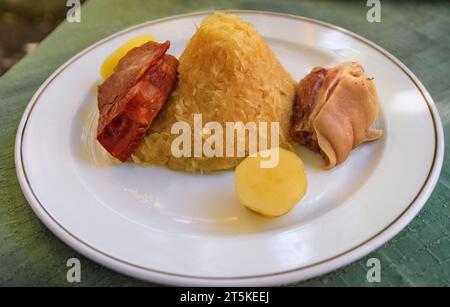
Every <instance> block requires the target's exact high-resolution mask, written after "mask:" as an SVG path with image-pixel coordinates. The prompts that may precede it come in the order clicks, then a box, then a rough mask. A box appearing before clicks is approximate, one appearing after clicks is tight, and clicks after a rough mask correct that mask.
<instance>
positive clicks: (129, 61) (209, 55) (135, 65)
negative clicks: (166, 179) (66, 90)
mask: <svg viewBox="0 0 450 307" xmlns="http://www.w3.org/2000/svg"><path fill="white" fill-rule="evenodd" d="M143 40H145V41H143ZM153 40H154V39H153V38H152V37H151V36H141V37H138V38H136V39H134V40H131V41H129V42H128V43H127V44H125V45H124V46H122V47H121V48H119V49H118V50H117V51H116V52H115V53H113V54H112V55H111V56H110V57H108V59H107V60H106V61H105V63H104V64H103V66H102V71H101V74H102V76H103V77H104V78H106V80H105V81H104V82H103V84H102V85H100V86H99V88H98V109H99V113H100V116H99V122H98V127H97V139H98V141H99V142H100V144H101V145H102V146H103V147H104V148H105V149H106V150H107V151H108V152H109V153H110V154H111V155H112V156H113V157H115V158H116V159H118V160H119V161H121V162H126V161H132V162H135V163H139V164H153V165H163V166H167V167H169V168H171V169H174V170H182V171H188V172H200V173H206V172H212V171H222V170H232V169H235V168H236V167H237V168H236V191H237V195H238V198H239V200H240V201H241V203H242V204H243V205H245V206H246V207H247V208H249V209H251V210H253V211H256V212H259V213H261V214H263V215H268V216H279V215H282V214H284V213H286V212H288V211H289V210H290V209H291V208H292V207H293V206H294V205H295V204H296V203H298V202H299V201H300V200H301V199H302V198H303V197H304V195H305V193H306V188H307V178H306V174H305V171H304V166H303V163H302V161H301V160H300V158H299V157H298V156H297V154H295V153H294V152H293V144H294V142H298V143H300V144H302V145H306V146H307V147H308V148H310V149H311V150H313V151H315V152H318V153H320V154H321V155H322V157H323V158H324V160H325V169H331V168H333V167H335V166H337V165H339V164H341V163H343V162H344V161H345V160H346V159H347V158H348V157H349V155H350V153H351V151H352V150H353V149H354V148H356V147H357V146H359V145H360V144H362V143H364V142H367V141H372V140H376V139H378V138H379V137H381V135H382V131H380V130H375V129H372V128H371V127H372V125H373V124H374V122H375V121H376V119H377V117H378V112H379V110H378V98H377V94H376V89H375V85H374V82H373V81H372V79H371V78H369V77H367V76H366V75H365V74H364V70H363V68H362V66H361V65H360V64H358V63H355V62H344V63H341V64H339V65H337V66H335V67H332V68H322V67H316V68H314V69H313V70H312V71H311V73H310V74H308V75H307V76H306V77H305V78H303V79H302V80H301V81H300V82H299V84H296V83H295V81H294V79H293V78H292V77H291V75H290V74H289V73H288V72H287V71H286V70H285V68H284V67H283V66H282V65H281V63H280V61H279V60H278V58H277V56H276V55H275V53H274V52H273V51H272V50H271V49H270V47H269V46H268V45H267V43H266V42H265V41H264V39H263V38H262V37H261V35H260V34H258V33H257V32H256V31H255V29H254V28H253V26H252V25H251V24H249V23H246V22H243V21H242V20H240V19H239V18H238V17H237V16H234V15H230V14H222V13H215V14H213V15H211V16H209V17H207V18H205V20H204V21H203V22H202V24H201V26H200V27H199V28H198V29H197V31H196V33H195V34H194V36H193V37H192V38H191V40H190V42H189V43H188V45H187V47H186V49H185V50H184V52H183V54H182V55H181V57H180V59H179V62H178V60H177V59H176V58H175V57H173V56H170V55H167V54H166V52H167V51H168V49H169V47H170V42H165V43H157V42H155V41H153ZM116 63H118V64H117V65H116ZM311 66H312V67H313V66H314V63H311ZM264 123H266V124H267V123H268V124H269V125H266V126H264V125H261V124H264ZM274 123H275V124H276V125H272V124H274ZM252 124H253V125H252ZM230 125H231V126H230ZM239 125H240V126H241V127H244V130H243V131H244V132H243V133H239V132H236V130H235V128H236V126H239ZM228 128H230V130H228ZM252 128H253V130H252ZM230 131H231V138H230ZM182 133H186V136H187V139H183V141H182V142H180V138H181V135H180V134H182ZM252 136H253V137H254V139H253V140H254V142H253V144H252V141H251V140H252ZM211 139H212V140H213V141H211ZM230 140H231V141H230ZM246 142H248V143H246ZM255 143H256V144H255ZM180 144H181V145H183V147H184V148H183V152H184V153H186V152H187V154H182V155H178V154H174V149H176V150H178V149H179V147H180ZM242 144H244V145H243V147H242ZM251 145H256V148H257V149H258V150H255V149H254V148H255V146H253V147H252V146H251ZM208 146H209V149H210V150H211V151H213V152H214V154H213V155H210V154H204V152H203V150H204V148H207V147H208ZM274 150H276V152H277V154H276V157H277V161H276V162H277V163H276V164H274V165H272V166H271V167H269V168H267V167H263V166H262V163H264V161H263V160H264V159H263V156H264V154H268V153H270V154H273V151H274ZM258 151H259V152H260V153H258ZM238 152H239V153H240V154H237V153H238ZM228 153H231V155H228ZM246 157H247V158H246Z"/></svg>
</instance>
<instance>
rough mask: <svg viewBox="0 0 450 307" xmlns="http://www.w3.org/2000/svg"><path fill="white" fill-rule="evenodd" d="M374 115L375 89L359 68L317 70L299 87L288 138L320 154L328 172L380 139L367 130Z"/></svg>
mask: <svg viewBox="0 0 450 307" xmlns="http://www.w3.org/2000/svg"><path fill="white" fill-rule="evenodd" d="M378 112H379V110H378V98H377V94H376V88H375V85H374V83H373V81H372V79H370V78H368V77H367V76H365V75H364V70H363V68H362V66H361V65H360V64H358V63H354V62H346V63H342V64H340V65H338V66H336V67H333V68H322V67H318V68H315V69H314V70H313V71H312V72H311V73H310V74H309V75H307V76H306V77H305V78H304V79H303V80H302V81H300V83H299V86H298V89H297V97H296V101H295V104H294V112H293V119H292V128H291V136H292V137H293V138H294V139H295V140H297V141H298V142H299V143H301V144H304V145H306V146H308V147H309V148H311V149H312V150H314V151H316V152H319V153H321V154H322V156H323V158H324V159H325V168H326V169H331V168H333V167H335V166H336V165H338V164H341V163H342V162H344V161H345V160H346V159H347V158H348V156H349V155H350V152H351V151H352V150H353V149H354V148H356V147H357V146H359V145H360V144H362V143H364V142H368V141H373V140H376V139H378V138H380V137H381V135H382V131H381V130H375V129H371V126H372V125H373V123H374V122H375V120H376V119H377V117H378Z"/></svg>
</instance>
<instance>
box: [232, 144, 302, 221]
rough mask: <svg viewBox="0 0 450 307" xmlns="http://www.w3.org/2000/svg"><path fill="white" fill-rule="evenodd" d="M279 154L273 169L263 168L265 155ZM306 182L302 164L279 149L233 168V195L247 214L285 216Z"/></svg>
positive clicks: (300, 195)
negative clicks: (234, 187) (234, 182)
mask: <svg viewBox="0 0 450 307" xmlns="http://www.w3.org/2000/svg"><path fill="white" fill-rule="evenodd" d="M275 150H279V160H278V163H277V164H275V167H272V168H262V167H261V161H264V160H266V161H267V159H268V158H267V154H273V153H274V151H275ZM307 186H308V184H307V178H306V174H305V169H304V166H303V162H302V160H301V159H300V158H299V157H298V156H297V155H296V154H295V153H293V152H290V151H288V150H285V149H282V148H276V149H271V150H269V151H264V152H261V153H259V154H258V155H256V156H255V157H248V158H246V159H245V160H244V161H242V163H241V164H240V165H239V166H238V167H237V168H236V192H237V196H238V198H239V201H240V202H241V203H242V204H243V205H244V206H245V207H247V208H249V209H250V210H253V211H255V212H257V213H260V214H262V215H266V216H272V217H275V216H280V215H283V214H285V213H287V212H288V211H289V210H290V209H292V207H294V206H295V205H296V204H297V203H298V202H299V201H300V200H301V199H302V198H303V197H304V196H305V193H306V189H307Z"/></svg>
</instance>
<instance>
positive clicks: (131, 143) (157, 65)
mask: <svg viewBox="0 0 450 307" xmlns="http://www.w3.org/2000/svg"><path fill="white" fill-rule="evenodd" d="M169 47H170V42H165V43H163V44H159V43H155V42H148V43H146V44H144V45H142V46H141V47H138V48H134V49H133V50H131V51H130V52H128V53H127V54H126V55H125V56H124V57H123V58H122V59H121V60H120V62H119V64H118V65H117V67H116V69H115V71H114V73H113V74H112V75H111V77H109V78H108V79H107V80H106V81H105V82H104V83H103V84H102V85H101V86H99V88H98V109H99V113H100V117H99V122H98V127H97V140H98V141H99V142H100V144H101V145H102V146H103V147H104V148H105V149H106V150H107V151H108V152H109V153H110V154H111V155H112V156H113V157H115V158H117V159H118V160H120V161H122V162H125V161H127V160H128V159H129V158H130V157H131V155H132V154H133V153H134V151H135V150H136V149H137V147H138V146H139V144H140V142H141V141H142V139H143V138H144V137H145V134H146V132H147V130H148V129H149V127H150V125H151V123H152V121H153V119H154V118H155V117H156V115H157V114H158V112H159V111H160V110H161V108H162V106H163V105H164V104H165V102H166V101H167V99H168V98H169V96H170V94H171V93H172V91H173V89H174V87H175V84H176V81H177V67H178V60H177V59H176V58H175V57H173V56H170V55H166V54H165V53H166V51H167V50H168V49H169Z"/></svg>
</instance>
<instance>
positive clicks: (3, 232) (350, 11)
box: [0, 0, 450, 286]
mask: <svg viewBox="0 0 450 307" xmlns="http://www.w3.org/2000/svg"><path fill="white" fill-rule="evenodd" d="M62 3H63V4H62V5H64V4H65V1H62ZM381 8H382V11H381V12H382V15H381V16H382V20H381V22H380V23H368V22H367V20H366V12H367V10H368V8H367V7H366V1H345V2H344V1H342V2H337V1H336V2H333V1H312V0H311V1H295V0H278V1H275V0H236V1H230V0H227V1H220V0H219V1H214V0H186V1H182V0H165V1H157V0H154V1H152V0H148V1H144V0H126V1H125V0H90V1H88V2H87V3H86V4H85V5H84V6H83V7H82V10H81V18H82V20H81V23H63V24H62V25H61V26H59V27H58V28H57V29H56V30H55V31H54V32H53V33H51V34H50V35H49V36H48V37H47V38H46V39H45V40H44V41H43V42H42V43H41V44H40V45H39V47H38V48H37V49H35V50H34V51H33V52H32V53H30V54H29V55H28V56H27V57H26V58H24V59H23V60H22V61H21V62H19V63H18V64H17V65H16V66H15V67H13V69H11V70H10V71H9V72H8V73H7V74H5V75H4V76H3V77H1V78H0V108H1V109H0V285H20V286H71V285H72V284H69V283H68V282H67V281H66V272H67V267H66V261H67V260H68V259H69V258H73V257H77V258H79V259H80V260H81V265H82V282H81V283H80V284H77V285H81V286H152V284H150V283H145V282H142V281H138V280H135V279H133V278H129V277H126V276H123V275H120V274H118V273H115V272H113V271H111V270H109V269H106V268H104V267H102V266H100V265H98V264H96V263H93V262H92V261H90V260H88V259H86V258H84V257H82V256H81V255H79V254H78V253H77V252H75V251H74V250H72V249H71V248H69V247H67V246H66V245H65V244H64V243H62V242H61V241H60V240H58V239H57V238H56V237H55V236H54V235H53V234H52V233H50V231H49V230H47V229H46V227H45V226H44V225H43V224H42V223H41V222H40V221H39V220H38V218H37V217H36V216H35V215H34V214H33V212H32V210H31V209H30V207H29V206H28V204H27V202H26V200H25V198H24V196H23V194H22V192H21V190H20V187H19V184H18V182H17V177H16V174H15V168H14V139H15V134H16V131H17V127H18V124H19V120H20V118H21V115H22V113H23V111H24V110H25V107H26V105H27V103H28V102H29V100H30V98H31V97H32V95H33V93H34V92H35V91H36V90H37V89H38V88H39V86H40V85H41V84H42V83H43V82H44V81H45V79H46V78H47V77H48V76H49V75H50V74H51V73H52V72H53V71H54V70H55V69H57V68H58V67H59V66H60V65H62V64H63V63H64V62H65V61H67V60H68V59H69V58H71V57H72V56H73V55H75V54H76V53H78V52H79V51H81V50H83V49H84V48H86V47H88V46H89V45H91V44H93V43H95V42H96V41H98V40H100V39H102V38H104V37H106V36H108V35H110V34H113V33H115V32H117V31H119V30H122V29H124V28H127V27H129V26H132V25H135V24H139V23H142V22H145V21H149V20H153V19H157V18H160V17H166V16H171V15H176V14H182V13H188V12H198V11H205V10H214V9H253V10H266V11H276V12H283V13H291V14H295V15H300V16H306V17H311V18H315V19H319V20H322V21H325V22H329V23H332V24H335V25H338V26H341V27H344V28H346V29H349V30H351V31H353V32H356V33H357V34H360V35H362V36H364V37H366V38H368V39H369V40H371V41H373V42H375V43H377V44H379V45H380V46H382V47H383V48H385V49H386V50H388V51H389V52H391V53H392V54H394V55H395V56H396V57H398V58H399V59H400V60H401V61H402V62H403V63H405V64H406V65H407V66H408V67H409V68H410V69H411V70H412V71H413V72H414V73H415V74H416V76H417V77H418V78H419V79H420V80H421V81H422V83H423V84H424V85H425V87H426V88H427V89H428V91H429V92H430V94H431V96H432V97H433V99H434V101H435V103H436V105H437V107H438V109H439V112H440V116H441V119H442V122H443V126H444V131H447V129H448V128H449V127H450V81H449V80H450V56H449V55H450V32H449V29H450V2H448V1H427V2H425V1H424V2H420V1H388V0H382V1H381ZM448 137H449V134H448V133H447V134H446V135H445V140H446V146H445V151H446V153H447V155H446V156H445V160H444V167H443V169H442V173H441V177H440V179H439V182H438V184H437V186H436V189H435V191H434V192H433V194H432V196H431V198H430V199H429V201H428V202H427V204H426V206H425V207H424V209H423V210H422V211H421V212H420V214H419V215H418V216H417V217H416V218H415V219H414V220H413V221H412V222H411V223H410V225H409V226H408V227H407V228H405V229H404V230H403V231H402V232H401V233H400V234H399V235H398V236H396V237H395V238H394V239H393V240H391V241H390V242H388V243H387V244H386V245H385V246H383V247H382V248H380V249H378V250H377V251H375V252H374V253H372V254H371V255H369V256H368V257H366V258H364V259H362V260H361V261H359V262H355V263H353V264H352V265H349V266H347V267H345V268H342V269H340V270H338V271H336V272H333V273H330V274H328V275H326V276H322V277H319V278H316V279H313V280H310V281H306V282H301V283H297V284H294V285H299V286H379V285H381V286H409V285H412V286H421V285H423V286H450V240H449V230H450V209H449V202H450V164H449V163H448V162H449V161H448V150H449V146H450V145H449V144H450V140H449V139H448ZM417 144H418V146H420V140H417ZM405 154H406V153H405ZM412 171H413V166H412ZM405 175H407V174H405ZM371 257H376V258H379V259H380V261H381V265H382V275H381V278H382V280H381V283H379V284H373V283H368V282H367V280H366V273H367V270H368V268H367V267H366V262H367V259H368V258H371Z"/></svg>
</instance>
